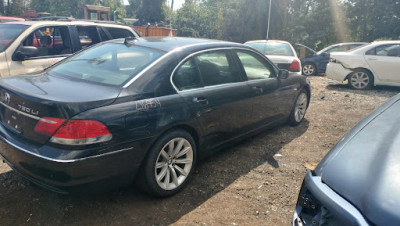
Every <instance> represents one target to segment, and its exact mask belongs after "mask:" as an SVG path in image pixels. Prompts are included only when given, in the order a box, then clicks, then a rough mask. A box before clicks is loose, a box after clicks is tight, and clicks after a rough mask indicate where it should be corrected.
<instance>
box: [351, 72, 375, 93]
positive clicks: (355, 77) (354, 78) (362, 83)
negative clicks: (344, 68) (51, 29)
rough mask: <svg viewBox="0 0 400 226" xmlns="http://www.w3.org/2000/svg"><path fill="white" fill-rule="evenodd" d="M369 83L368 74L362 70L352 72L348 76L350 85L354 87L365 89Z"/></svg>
mask: <svg viewBox="0 0 400 226" xmlns="http://www.w3.org/2000/svg"><path fill="white" fill-rule="evenodd" d="M369 84H370V78H369V75H368V74H367V73H365V72H363V71H357V72H354V73H353V74H352V75H351V77H350V85H351V86H352V87H353V88H355V89H365V88H367V87H368V86H369Z"/></svg>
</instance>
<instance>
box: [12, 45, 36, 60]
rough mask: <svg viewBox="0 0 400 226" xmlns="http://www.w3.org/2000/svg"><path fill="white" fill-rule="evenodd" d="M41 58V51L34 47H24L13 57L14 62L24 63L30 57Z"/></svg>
mask: <svg viewBox="0 0 400 226" xmlns="http://www.w3.org/2000/svg"><path fill="white" fill-rule="evenodd" d="M37 56H39V49H38V48H36V47H34V46H22V47H20V48H19V49H18V50H17V51H16V52H15V53H14V55H13V60H15V61H23V60H25V58H28V57H37Z"/></svg>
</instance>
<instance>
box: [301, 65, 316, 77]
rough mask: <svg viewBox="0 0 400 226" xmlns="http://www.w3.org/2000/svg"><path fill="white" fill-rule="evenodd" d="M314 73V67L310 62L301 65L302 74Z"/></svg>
mask: <svg viewBox="0 0 400 226" xmlns="http://www.w3.org/2000/svg"><path fill="white" fill-rule="evenodd" d="M314 73H315V67H314V65H312V64H305V65H304V66H303V74H304V75H307V76H309V75H313V74H314Z"/></svg>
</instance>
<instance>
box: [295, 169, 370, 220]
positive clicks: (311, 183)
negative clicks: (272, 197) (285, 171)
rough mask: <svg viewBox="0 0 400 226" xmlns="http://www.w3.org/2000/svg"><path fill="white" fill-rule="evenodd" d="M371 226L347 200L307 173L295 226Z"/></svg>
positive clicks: (297, 209) (296, 213) (297, 208)
mask: <svg viewBox="0 0 400 226" xmlns="http://www.w3.org/2000/svg"><path fill="white" fill-rule="evenodd" d="M320 223H321V224H323V223H327V225H370V224H369V223H368V221H367V220H366V219H365V218H364V216H363V215H362V214H361V213H360V212H359V211H358V209H357V208H356V207H354V206H353V205H352V204H351V203H349V202H348V201H347V200H345V199H344V198H342V197H341V196H340V195H339V194H337V193H336V192H335V191H333V190H332V189H331V188H330V187H329V186H327V185H326V184H324V183H323V182H322V181H321V177H319V176H314V175H313V174H312V172H311V171H307V174H306V176H305V178H304V182H303V185H302V187H301V190H300V194H299V198H298V201H297V205H296V209H295V212H294V216H293V222H292V225H293V226H299V225H320Z"/></svg>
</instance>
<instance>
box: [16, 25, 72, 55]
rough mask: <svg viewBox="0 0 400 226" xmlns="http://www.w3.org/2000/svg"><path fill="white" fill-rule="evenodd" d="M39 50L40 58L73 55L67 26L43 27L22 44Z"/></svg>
mask: <svg viewBox="0 0 400 226" xmlns="http://www.w3.org/2000/svg"><path fill="white" fill-rule="evenodd" d="M22 44H23V45H24V46H34V47H37V48H38V49H39V56H52V55H62V54H68V53H72V49H71V40H70V36H69V32H68V28H67V27H66V26H57V27H42V28H39V29H37V30H35V31H34V32H32V33H31V34H30V35H29V36H28V37H27V38H26V39H25V40H24V41H23V43H22Z"/></svg>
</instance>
